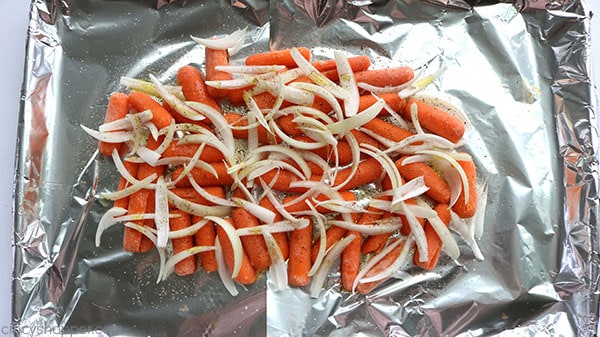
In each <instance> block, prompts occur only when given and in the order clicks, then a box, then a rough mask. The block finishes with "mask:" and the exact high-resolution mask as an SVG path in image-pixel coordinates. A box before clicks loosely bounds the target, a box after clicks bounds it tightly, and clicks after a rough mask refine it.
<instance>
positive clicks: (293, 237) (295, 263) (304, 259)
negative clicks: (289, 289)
mask: <svg viewBox="0 0 600 337" xmlns="http://www.w3.org/2000/svg"><path fill="white" fill-rule="evenodd" d="M308 219H309V221H311V220H310V218H308ZM312 231H313V225H312V221H311V223H309V224H308V226H306V227H304V228H302V229H297V230H294V231H292V232H291V233H290V256H289V261H288V282H289V284H290V285H291V286H295V287H303V286H306V285H308V283H309V282H310V276H308V272H309V271H310V268H311V256H310V255H311V254H310V249H311V248H310V247H311V243H312V235H313V234H312Z"/></svg>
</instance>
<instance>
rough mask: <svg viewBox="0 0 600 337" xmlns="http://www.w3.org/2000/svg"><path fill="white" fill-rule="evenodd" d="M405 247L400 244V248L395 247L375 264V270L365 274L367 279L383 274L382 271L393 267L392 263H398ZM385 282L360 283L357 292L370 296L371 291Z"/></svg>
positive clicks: (372, 269)
mask: <svg viewBox="0 0 600 337" xmlns="http://www.w3.org/2000/svg"><path fill="white" fill-rule="evenodd" d="M403 247H404V243H400V244H399V245H398V246H396V247H394V249H392V251H391V252H389V253H388V254H387V255H386V256H385V257H384V258H383V259H381V260H380V261H379V262H377V263H376V264H375V266H373V268H371V270H369V271H368V272H367V273H366V274H365V277H371V276H375V275H377V274H379V273H381V272H382V271H384V270H385V269H386V268H387V267H389V266H390V265H392V263H394V261H396V259H397V258H398V256H400V253H401V252H402V248H403ZM384 281H385V279H383V280H380V281H374V282H367V283H359V284H358V285H357V286H356V291H358V292H359V293H361V294H368V293H370V292H371V290H373V289H375V287H377V286H378V285H380V284H381V283H383V282H384Z"/></svg>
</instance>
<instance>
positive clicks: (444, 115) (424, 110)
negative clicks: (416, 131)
mask: <svg viewBox="0 0 600 337" xmlns="http://www.w3.org/2000/svg"><path fill="white" fill-rule="evenodd" d="M413 104H416V105H417V108H418V116H419V123H420V124H421V126H422V127H423V128H425V129H427V130H429V131H431V132H432V133H435V134H436V135H439V136H441V137H444V138H446V139H448V140H449V141H451V142H453V143H456V142H458V141H459V140H460V139H461V138H462V136H463V134H464V133H465V124H464V123H463V121H462V120H460V118H458V117H456V116H454V115H452V114H450V113H448V112H446V111H444V110H441V109H438V108H436V107H434V106H432V105H430V104H427V103H425V102H421V101H417V100H414V99H411V100H409V101H408V102H407V103H406V106H405V107H404V111H403V117H404V118H406V119H407V120H411V113H410V109H411V106H412V105H413Z"/></svg>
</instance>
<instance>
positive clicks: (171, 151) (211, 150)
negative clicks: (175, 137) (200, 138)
mask: <svg viewBox="0 0 600 337" xmlns="http://www.w3.org/2000/svg"><path fill="white" fill-rule="evenodd" d="M199 147H200V144H192V143H188V144H182V145H179V143H178V142H177V141H172V142H171V143H170V144H169V146H167V148H166V149H165V151H164V152H163V153H162V157H163V158H167V157H189V158H191V157H193V156H194V154H195V153H196V151H198V148H199ZM199 159H200V160H203V161H206V162H220V161H222V160H223V159H225V156H223V153H222V152H221V151H219V150H217V149H216V148H215V147H212V146H210V145H205V146H204V149H202V153H200V158H199Z"/></svg>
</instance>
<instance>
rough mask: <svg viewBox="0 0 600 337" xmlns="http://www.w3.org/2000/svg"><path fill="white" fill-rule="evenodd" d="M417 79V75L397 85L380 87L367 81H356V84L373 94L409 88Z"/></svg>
mask: <svg viewBox="0 0 600 337" xmlns="http://www.w3.org/2000/svg"><path fill="white" fill-rule="evenodd" d="M415 80H416V77H414V78H412V79H411V80H410V81H408V82H406V83H402V84H400V85H396V86H393V87H392V86H387V87H378V86H375V85H371V84H369V83H365V82H358V83H356V86H358V87H359V88H361V89H363V90H366V91H368V92H371V93H373V94H388V93H393V92H395V93H397V92H399V91H401V90H404V89H406V88H408V87H409V86H411V85H412V84H413V83H414V82H415Z"/></svg>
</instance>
